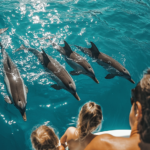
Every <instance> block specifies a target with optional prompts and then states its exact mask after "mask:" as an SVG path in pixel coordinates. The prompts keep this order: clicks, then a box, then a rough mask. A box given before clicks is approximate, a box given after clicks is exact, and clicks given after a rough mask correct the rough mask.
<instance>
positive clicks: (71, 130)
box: [66, 127, 77, 141]
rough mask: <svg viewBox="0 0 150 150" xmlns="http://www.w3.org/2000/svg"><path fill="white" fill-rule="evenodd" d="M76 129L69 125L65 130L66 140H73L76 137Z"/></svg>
mask: <svg viewBox="0 0 150 150" xmlns="http://www.w3.org/2000/svg"><path fill="white" fill-rule="evenodd" d="M76 131H77V129H76V128H75V127H69V128H68V129H67V131H66V134H67V141H70V140H75V139H77V136H76V134H75V133H76Z"/></svg>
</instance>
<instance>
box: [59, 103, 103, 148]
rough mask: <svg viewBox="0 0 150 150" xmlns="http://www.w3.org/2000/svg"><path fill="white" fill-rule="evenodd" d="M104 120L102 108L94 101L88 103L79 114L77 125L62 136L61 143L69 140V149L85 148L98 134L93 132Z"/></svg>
mask: <svg viewBox="0 0 150 150" xmlns="http://www.w3.org/2000/svg"><path fill="white" fill-rule="evenodd" d="M101 122H102V110H101V107H100V106H99V105H97V104H96V103H94V102H88V103H86V104H85V105H84V106H83V107H82V108H81V111H80V113H79V116H78V122H77V127H76V128H75V127H69V128H68V129H67V130H66V132H65V133H64V135H63V136H62V137H61V139H60V142H61V144H65V142H67V145H68V148H69V150H84V148H85V147H86V146H87V145H88V144H89V143H90V141H91V140H92V139H93V138H94V137H95V136H96V135H94V134H92V132H93V131H94V130H95V129H96V128H97V127H98V126H99V125H100V124H101Z"/></svg>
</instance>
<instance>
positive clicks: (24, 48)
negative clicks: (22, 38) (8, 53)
mask: <svg viewBox="0 0 150 150" xmlns="http://www.w3.org/2000/svg"><path fill="white" fill-rule="evenodd" d="M19 50H27V48H26V47H25V46H24V45H23V44H22V45H21V46H20V47H19V48H18V49H16V50H15V51H14V52H17V51H19Z"/></svg>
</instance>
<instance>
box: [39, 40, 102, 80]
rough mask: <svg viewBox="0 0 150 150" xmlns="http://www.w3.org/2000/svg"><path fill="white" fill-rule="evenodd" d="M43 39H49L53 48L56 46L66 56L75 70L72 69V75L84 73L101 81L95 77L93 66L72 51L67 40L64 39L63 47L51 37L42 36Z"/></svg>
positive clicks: (66, 59)
mask: <svg viewBox="0 0 150 150" xmlns="http://www.w3.org/2000/svg"><path fill="white" fill-rule="evenodd" d="M41 39H49V40H50V42H51V44H52V46H53V48H55V49H56V50H57V51H59V52H60V53H61V54H62V55H63V56H64V59H65V61H66V62H67V63H68V65H69V66H70V67H71V68H73V69H74V71H70V74H71V75H80V74H84V75H87V76H89V77H90V78H91V79H93V80H94V81H95V82H96V83H99V81H98V80H97V78H96V77H95V73H94V70H93V68H92V66H91V65H90V64H89V63H88V62H87V60H86V59H84V58H83V57H82V56H81V55H79V54H78V53H76V52H74V51H72V49H71V47H70V46H69V45H68V43H67V42H66V41H64V44H65V46H64V47H61V46H59V45H57V44H56V43H54V42H52V41H51V39H50V38H41Z"/></svg>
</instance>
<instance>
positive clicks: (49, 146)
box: [31, 125, 59, 150]
mask: <svg viewBox="0 0 150 150" xmlns="http://www.w3.org/2000/svg"><path fill="white" fill-rule="evenodd" d="M31 142H32V145H33V147H34V148H35V149H36V150H56V148H57V146H58V144H59V139H58V137H57V136H56V134H55V132H54V130H53V129H52V128H51V127H48V126H45V125H42V126H40V127H39V128H37V129H36V130H34V131H33V132H32V134H31Z"/></svg>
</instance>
